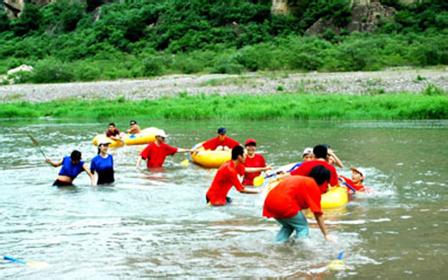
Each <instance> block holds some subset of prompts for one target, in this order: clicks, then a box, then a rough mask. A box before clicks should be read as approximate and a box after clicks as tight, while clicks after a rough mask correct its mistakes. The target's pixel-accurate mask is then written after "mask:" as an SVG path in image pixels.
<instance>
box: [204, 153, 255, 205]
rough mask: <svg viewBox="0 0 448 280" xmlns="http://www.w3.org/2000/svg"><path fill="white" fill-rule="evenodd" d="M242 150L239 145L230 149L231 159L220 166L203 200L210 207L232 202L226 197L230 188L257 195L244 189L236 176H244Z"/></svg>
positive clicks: (243, 155)
mask: <svg viewBox="0 0 448 280" xmlns="http://www.w3.org/2000/svg"><path fill="white" fill-rule="evenodd" d="M244 160H245V154H244V148H243V147H242V146H240V145H238V146H236V147H234V148H233V149H232V159H231V160H229V161H228V162H226V163H224V164H223V165H221V167H220V168H219V169H218V171H217V172H216V175H215V178H213V181H212V184H211V186H210V188H209V189H208V191H207V194H206V195H205V200H206V202H207V203H210V205H212V206H224V205H226V204H228V203H231V202H232V199H231V198H230V197H228V196H227V194H228V193H229V191H230V189H231V188H232V186H234V187H235V188H236V189H237V191H239V192H241V193H258V191H251V190H247V189H245V188H244V186H243V185H242V184H241V181H240V179H239V178H238V174H244Z"/></svg>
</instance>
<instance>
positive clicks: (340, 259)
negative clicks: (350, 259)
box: [328, 250, 345, 270]
mask: <svg viewBox="0 0 448 280" xmlns="http://www.w3.org/2000/svg"><path fill="white" fill-rule="evenodd" d="M344 268H345V264H344V250H341V251H339V253H338V256H337V258H336V259H335V260H332V261H331V262H330V263H329V264H328V269H330V270H343V269H344Z"/></svg>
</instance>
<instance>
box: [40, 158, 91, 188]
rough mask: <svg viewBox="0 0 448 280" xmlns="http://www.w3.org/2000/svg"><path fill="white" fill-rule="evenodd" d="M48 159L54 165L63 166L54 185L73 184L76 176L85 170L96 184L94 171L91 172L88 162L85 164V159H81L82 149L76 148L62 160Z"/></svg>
mask: <svg viewBox="0 0 448 280" xmlns="http://www.w3.org/2000/svg"><path fill="white" fill-rule="evenodd" d="M46 161H47V162H48V163H49V164H50V165H52V166H53V167H59V166H62V168H61V170H60V171H59V174H58V177H57V179H56V181H54V183H53V186H57V187H64V186H73V180H75V178H76V177H77V176H78V175H79V174H80V173H82V172H83V171H85V172H86V173H87V175H89V177H90V181H91V182H92V185H95V181H94V177H93V175H92V173H90V170H89V169H88V167H87V164H85V163H84V161H82V160H81V152H80V151H77V150H74V151H73V152H72V153H71V155H70V156H66V157H64V158H63V159H62V160H60V161H57V162H54V161H52V160H50V159H47V160H46Z"/></svg>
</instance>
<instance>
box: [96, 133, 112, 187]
mask: <svg viewBox="0 0 448 280" xmlns="http://www.w3.org/2000/svg"><path fill="white" fill-rule="evenodd" d="M109 144H110V142H109V141H108V140H102V141H100V143H99V145H98V154H97V155H96V156H95V157H94V158H93V159H92V162H91V163H90V171H91V172H92V174H94V176H95V179H96V184H97V185H104V184H111V183H113V182H114V181H115V178H114V158H113V157H112V155H111V154H108V153H107V152H108V150H109Z"/></svg>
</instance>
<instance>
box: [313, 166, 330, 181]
mask: <svg viewBox="0 0 448 280" xmlns="http://www.w3.org/2000/svg"><path fill="white" fill-rule="evenodd" d="M308 177H311V178H313V179H314V181H316V183H317V184H318V185H319V186H320V185H322V184H323V183H324V182H325V181H330V170H328V169H327V168H325V167H324V166H322V165H318V166H316V167H314V168H313V169H311V172H310V173H309V174H308Z"/></svg>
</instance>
